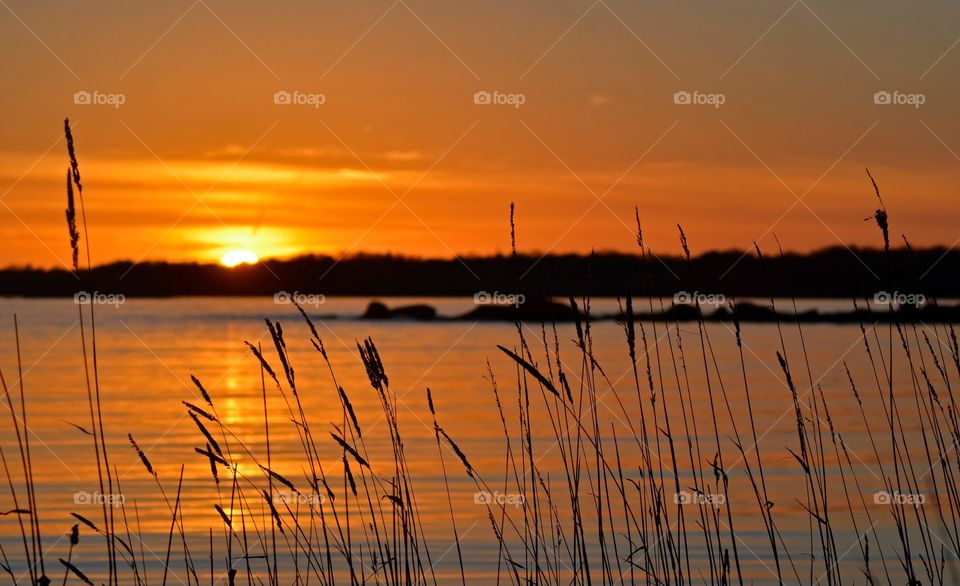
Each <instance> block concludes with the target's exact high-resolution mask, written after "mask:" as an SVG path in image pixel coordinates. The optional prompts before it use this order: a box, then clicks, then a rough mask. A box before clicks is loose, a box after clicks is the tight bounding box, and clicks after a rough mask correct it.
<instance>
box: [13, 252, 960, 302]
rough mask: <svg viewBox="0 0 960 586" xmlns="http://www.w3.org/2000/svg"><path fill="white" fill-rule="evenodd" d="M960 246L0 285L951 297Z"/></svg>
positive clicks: (333, 266) (369, 258)
mask: <svg viewBox="0 0 960 586" xmlns="http://www.w3.org/2000/svg"><path fill="white" fill-rule="evenodd" d="M958 274H960V252H957V251H954V250H952V249H946V248H943V247H939V248H929V249H918V250H908V249H894V250H891V251H890V252H889V253H885V252H884V251H883V250H879V249H846V248H844V247H835V248H828V249H823V250H820V251H816V252H813V253H810V254H804V255H799V254H785V255H782V256H781V255H779V254H778V255H775V256H764V257H763V258H762V259H761V258H759V257H758V256H757V255H756V254H755V253H750V254H746V253H743V252H709V253H705V254H703V255H700V256H696V257H693V258H692V259H690V260H686V259H684V258H680V257H677V256H652V255H649V256H646V257H641V256H638V255H629V254H619V253H603V254H599V253H598V254H595V255H589V256H581V255H547V256H542V257H541V256H536V255H518V256H516V257H512V256H492V257H468V258H459V259H416V258H406V257H400V256H384V255H361V256H352V257H347V258H344V259H337V258H334V257H329V256H306V257H300V258H294V259H289V260H267V261H264V262H262V263H259V264H256V265H243V266H239V267H234V268H226V267H223V266H220V265H215V264H197V263H157V262H149V263H140V264H137V263H132V262H119V263H112V264H108V265H102V266H97V267H95V268H94V269H93V270H92V271H91V272H89V273H87V272H86V271H83V272H81V274H80V275H79V277H78V276H76V275H74V274H73V273H72V272H70V271H67V270H64V269H36V268H29V267H24V268H7V269H3V270H0V296H4V297H11V296H20V297H30V298H35V297H66V296H71V295H73V294H74V293H77V292H78V291H86V292H100V293H105V294H123V295H126V296H128V297H151V298H165V297H184V296H224V297H232V296H264V295H276V294H282V293H285V294H305V295H329V296H352V297H369V298H375V297H464V296H475V295H490V296H496V295H524V296H527V297H530V298H533V297H561V298H566V297H568V296H570V295H574V296H591V297H624V296H627V295H630V296H634V297H648V296H649V297H672V296H674V295H678V294H681V295H688V296H698V295H699V296H707V297H710V296H716V295H723V296H726V297H728V298H758V299H766V298H769V297H780V298H790V297H795V298H804V299H852V298H857V299H872V298H874V297H875V296H878V295H879V296H901V297H907V298H910V297H916V296H920V295H922V296H925V297H927V298H931V299H933V298H960V279H958V278H956V275H958Z"/></svg>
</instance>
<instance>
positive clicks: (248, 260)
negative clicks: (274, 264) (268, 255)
mask: <svg viewBox="0 0 960 586" xmlns="http://www.w3.org/2000/svg"><path fill="white" fill-rule="evenodd" d="M258 260H260V259H259V257H257V255H256V254H254V253H253V252H252V251H249V250H230V251H228V252H227V253H226V254H224V255H223V256H222V257H220V264H222V265H223V266H225V267H235V266H237V265H243V264H247V265H252V264H255V263H256V262H257V261H258Z"/></svg>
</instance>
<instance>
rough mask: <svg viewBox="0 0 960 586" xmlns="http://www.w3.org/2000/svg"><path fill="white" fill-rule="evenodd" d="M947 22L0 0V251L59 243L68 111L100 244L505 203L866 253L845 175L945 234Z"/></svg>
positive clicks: (812, 5) (520, 7) (445, 232)
mask: <svg viewBox="0 0 960 586" xmlns="http://www.w3.org/2000/svg"><path fill="white" fill-rule="evenodd" d="M865 10H866V11H869V14H870V16H871V17H870V19H863V18H862V13H863V11H865ZM921 31H922V32H921ZM958 40H960V5H958V4H957V3H954V2H947V1H945V0H936V1H930V0H924V1H920V2H903V1H901V0H895V1H888V0H884V1H877V0H870V1H868V0H858V1H850V2H840V3H838V2H828V1H823V0H797V1H793V0H783V1H781V0H762V1H761V0H757V1H732V2H715V1H706V0H705V1H699V2H687V1H676V0H657V1H653V2H647V1H644V2H629V1H624V0H577V1H572V0H526V1H524V2H508V1H506V0H491V1H486V2H465V1H461V0H448V1H445V2H425V1H422V0H376V1H367V0H364V1H357V2H314V1H306V0H303V1H289V2H271V3H264V2H254V1H248V0H231V1H227V0H195V1H194V0H170V1H164V2H150V3H148V2H119V1H114V2H108V1H102V0H85V1H82V2H78V1H76V0H73V1H65V0H64V1H61V0H44V1H43V2H37V1H36V0H0V48H2V52H3V55H4V58H3V61H2V64H0V81H2V87H3V91H2V92H0V112H2V113H3V124H2V125H0V234H2V237H3V242H4V257H3V262H2V263H0V264H2V265H9V264H16V265H23V264H33V265H38V266H44V267H55V266H63V265H64V263H65V262H68V257H69V244H68V239H67V232H66V227H65V222H64V218H63V209H64V206H65V195H64V173H65V169H66V165H67V159H66V148H65V144H64V142H63V140H62V121H63V118H64V117H65V116H69V117H70V119H71V121H72V123H73V125H74V133H75V136H76V141H77V148H78V154H79V158H80V165H81V172H82V174H83V179H84V184H85V195H86V204H87V213H88V217H89V227H90V231H91V236H92V238H91V242H92V247H93V250H92V252H93V257H94V262H98V263H99V262H107V261H112V260H119V259H130V260H163V259H166V260H201V261H216V260H217V259H219V258H220V257H221V256H222V255H223V254H224V253H226V252H228V251H230V250H236V249H243V250H251V251H253V252H255V253H256V254H257V255H259V256H260V257H271V256H280V257H285V256H292V255H296V254H302V253H308V252H318V253H338V252H394V253H401V254H412V255H419V256H431V257H450V256H453V255H455V254H460V255H462V254H488V253H496V252H504V251H507V250H508V249H509V225H508V207H509V202H511V201H515V202H517V205H518V212H517V221H518V245H519V246H520V248H521V249H523V250H526V251H542V252H545V251H554V252H571V251H572V252H589V251H590V250H591V249H597V250H632V249H633V247H634V246H635V243H634V241H633V237H632V233H631V232H632V227H633V208H634V206H637V207H638V208H639V210H640V214H641V218H642V220H643V222H644V225H645V226H644V227H645V231H646V233H647V237H648V239H649V241H650V243H651V244H652V246H653V247H654V248H655V249H657V250H663V251H669V252H673V251H675V249H676V248H677V246H676V236H675V232H676V228H675V226H676V224H677V223H678V222H679V223H682V224H683V226H684V229H685V230H686V232H687V234H688V235H689V236H690V240H691V245H692V246H693V248H694V250H695V251H704V250H707V249H731V248H732V249H738V248H739V249H742V248H745V247H749V246H750V245H751V243H752V242H753V241H754V240H760V241H761V244H764V243H770V244H771V246H772V233H773V232H776V234H777V236H778V237H779V239H780V240H781V241H782V242H783V244H784V246H785V247H786V248H789V249H794V250H810V249H813V248H819V247H823V246H830V245H835V244H839V243H840V242H841V241H842V242H845V243H846V244H848V245H851V246H852V245H876V244H877V243H878V240H877V234H876V229H875V227H874V226H872V225H871V224H870V223H868V222H864V221H863V219H864V218H866V217H868V216H869V215H870V214H871V213H872V211H873V209H874V208H875V207H876V201H875V198H874V196H873V192H872V188H871V187H870V184H869V181H868V180H867V178H866V175H865V173H864V168H865V167H870V169H871V171H872V172H873V174H874V176H875V177H876V178H877V180H878V182H879V183H880V186H881V188H882V190H883V193H884V198H885V202H886V204H887V207H888V209H889V211H890V215H891V221H892V229H893V231H894V232H895V233H896V234H899V233H901V232H902V233H905V234H907V236H908V237H909V238H910V239H911V242H912V243H913V244H914V245H917V246H927V245H936V244H942V245H946V246H950V245H952V244H954V243H955V242H956V240H957V239H958V238H960V228H958V226H960V207H958V206H957V205H956V199H957V196H958V194H960V165H958V164H960V157H958V154H960V116H958V115H957V104H958V103H960V83H958V81H957V75H956V72H957V71H958V67H960V46H958ZM77 92H88V93H87V94H79V95H78V94H77ZM277 92H288V94H279V95H277ZM476 92H489V93H490V95H491V96H493V95H494V94H495V92H499V94H496V97H495V98H494V99H495V100H496V99H500V100H504V101H509V102H514V103H503V104H485V103H479V104H478V103H475V102H476V101H477V99H476V96H475V94H476ZM677 92H689V95H690V96H691V99H692V100H696V99H702V100H708V101H711V100H712V101H713V102H716V101H717V98H716V97H715V96H714V95H716V94H719V95H720V98H719V99H720V101H722V102H723V103H722V104H720V105H719V106H718V107H715V105H714V104H710V103H705V104H683V103H680V104H678V103H675V94H676V93H677ZM876 92H889V94H886V95H888V96H889V97H890V99H891V101H897V100H902V101H904V102H905V103H900V104H897V103H894V104H888V103H882V102H883V101H884V100H885V99H886V98H884V97H883V96H884V95H883V94H881V95H880V96H879V97H878V96H875V94H876ZM514 94H520V96H519V97H518V96H515V95H514ZM75 96H76V97H75ZM84 96H87V97H89V100H87V97H84ZM275 96H278V98H277V99H278V100H279V101H280V102H283V101H285V96H289V97H290V98H291V101H301V102H305V103H299V104H297V103H294V104H288V103H275ZM678 99H679V100H680V101H681V102H682V101H683V100H684V98H683V95H681V96H680V97H679V98H678ZM85 100H87V101H98V100H99V101H101V102H105V103H99V104H91V103H76V102H78V101H79V102H83V101H85ZM479 101H481V102H483V101H484V100H483V96H480V99H479ZM517 101H522V102H523V103H522V104H519V105H517V104H516V103H515V102H517ZM877 101H880V102H881V103H876V102H877ZM117 102H122V103H121V104H117ZM319 102H322V103H319ZM919 102H922V103H919Z"/></svg>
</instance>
